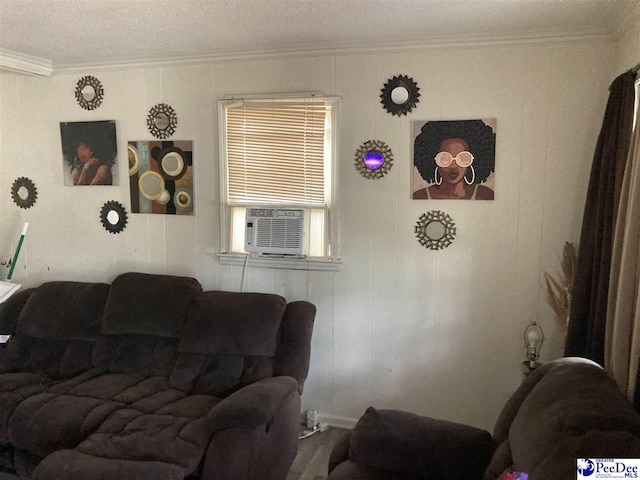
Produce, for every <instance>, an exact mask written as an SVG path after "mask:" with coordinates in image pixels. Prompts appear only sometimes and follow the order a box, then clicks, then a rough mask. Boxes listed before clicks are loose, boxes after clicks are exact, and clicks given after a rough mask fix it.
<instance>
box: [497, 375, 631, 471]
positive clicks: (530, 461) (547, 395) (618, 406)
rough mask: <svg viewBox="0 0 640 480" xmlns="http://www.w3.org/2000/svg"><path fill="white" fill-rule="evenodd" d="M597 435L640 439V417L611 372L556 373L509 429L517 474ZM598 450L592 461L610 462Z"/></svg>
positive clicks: (546, 378)
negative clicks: (562, 447)
mask: <svg viewBox="0 0 640 480" xmlns="http://www.w3.org/2000/svg"><path fill="white" fill-rule="evenodd" d="M591 431H598V432H602V433H605V432H615V431H626V432H629V433H631V434H632V435H635V436H640V414H638V413H637V412H636V411H635V410H634V409H633V407H632V406H631V404H630V403H629V402H628V401H627V399H626V398H625V397H624V396H623V395H622V394H621V393H620V391H619V390H618V387H617V386H616V384H615V382H614V381H613V380H612V379H611V378H609V377H608V375H607V373H606V372H605V371H604V370H602V369H601V368H598V367H596V366H593V365H589V364H579V363H577V364H573V365H558V366H555V367H553V368H551V369H550V370H549V371H548V372H546V374H545V375H544V377H543V378H542V379H541V380H540V381H539V382H538V383H537V385H536V386H535V388H533V390H532V391H531V393H530V394H529V395H528V396H527V398H526V399H525V400H524V401H523V402H522V405H521V406H520V409H519V411H518V414H517V415H516V417H515V418H514V420H513V423H512V424H511V428H510V430H509V443H510V446H511V452H512V456H513V461H514V465H515V467H516V469H518V470H520V471H525V472H531V471H533V469H534V468H535V467H536V466H537V465H539V464H541V462H543V460H544V459H545V458H546V457H547V456H548V455H549V454H550V453H551V452H552V450H553V449H554V448H556V447H557V446H558V445H561V444H562V443H563V442H565V441H567V440H570V439H579V438H580V437H583V436H585V435H587V434H588V433H589V432H591ZM598 451H599V450H597V449H596V448H590V449H588V450H585V455H579V456H585V457H586V456H587V453H588V454H589V455H591V456H596V457H607V456H608V454H605V453H604V452H603V453H598Z"/></svg>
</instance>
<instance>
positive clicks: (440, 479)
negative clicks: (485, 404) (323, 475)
mask: <svg viewBox="0 0 640 480" xmlns="http://www.w3.org/2000/svg"><path fill="white" fill-rule="evenodd" d="M578 458H640V415H639V414H638V412H636V411H635V410H634V409H633V407H632V406H631V404H630V403H629V402H628V401H627V399H626V398H625V397H624V396H623V395H622V394H621V393H620V391H619V390H618V387H617V386H616V384H615V382H614V381H613V380H612V379H611V378H610V377H609V376H608V375H607V373H606V372H605V371H604V370H603V369H602V368H601V367H600V366H599V365H597V364H596V363H594V362H591V361H589V360H585V359H580V358H564V359H560V360H556V361H554V362H551V363H548V364H546V365H543V366H542V367H540V368H538V369H537V370H536V371H534V372H533V373H532V374H530V375H529V376H528V377H527V379H526V380H525V381H524V382H523V383H522V384H521V386H520V387H519V388H518V389H517V390H516V392H515V393H514V394H513V395H512V396H511V398H510V399H509V401H508V402H507V404H506V405H505V407H504V409H503V410H502V413H501V414H500V417H499V418H498V421H497V423H496V425H495V428H494V432H493V435H491V434H490V433H489V432H487V431H485V430H481V429H478V428H474V427H470V426H467V425H461V424H457V423H452V422H445V421H441V420H434V419H430V418H425V417H419V416H417V415H413V414H411V413H407V412H400V411H394V410H376V409H374V408H369V409H368V410H367V411H366V412H365V414H364V415H363V416H362V417H361V418H360V420H359V421H358V423H357V425H356V427H355V428H354V429H353V430H352V431H350V432H348V433H346V434H345V435H344V436H343V437H342V438H341V440H340V441H339V442H338V443H337V445H336V446H335V447H334V450H333V452H332V454H331V459H330V463H329V480H430V479H433V480H436V479H437V480H449V479H451V480H496V479H499V478H511V477H509V476H508V475H505V474H506V473H507V472H512V471H518V472H524V473H527V474H528V479H529V480H568V479H575V478H576V472H577V459H578ZM503 476H504V477H503Z"/></svg>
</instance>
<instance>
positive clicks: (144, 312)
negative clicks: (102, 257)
mask: <svg viewBox="0 0 640 480" xmlns="http://www.w3.org/2000/svg"><path fill="white" fill-rule="evenodd" d="M200 292H202V286H201V285H200V283H198V281H197V280H195V279H193V278H187V277H177V276H170V275H151V274H145V273H124V274H122V275H119V276H118V277H116V279H115V280H114V281H113V282H112V283H111V288H110V289H109V295H108V296H107V298H106V304H105V307H104V313H103V315H102V322H101V325H100V331H99V333H100V335H99V336H98V338H97V340H96V343H95V347H94V351H93V366H94V367H96V368H100V369H104V370H106V371H109V372H127V373H143V374H148V375H163V376H168V375H169V372H170V371H171V369H172V367H173V364H174V362H175V358H176V353H177V346H178V342H179V339H180V337H181V335H182V331H183V328H184V322H185V317H186V312H187V310H188V308H189V305H190V304H191V302H192V301H193V299H194V298H195V297H196V296H197V295H198V294H199V293H200Z"/></svg>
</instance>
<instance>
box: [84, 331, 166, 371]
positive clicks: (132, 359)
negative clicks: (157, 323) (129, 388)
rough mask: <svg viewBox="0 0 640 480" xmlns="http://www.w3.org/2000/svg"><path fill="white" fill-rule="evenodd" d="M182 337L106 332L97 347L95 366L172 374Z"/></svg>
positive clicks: (95, 347) (106, 369)
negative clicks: (179, 339)
mask: <svg viewBox="0 0 640 480" xmlns="http://www.w3.org/2000/svg"><path fill="white" fill-rule="evenodd" d="M177 351H178V340H177V339H174V338H166V337H156V336H152V335H133V334H132V335H104V336H100V337H99V338H98V339H97V340H96V342H95V345H94V348H93V366H94V367H95V368H100V369H102V370H105V371H109V372H114V373H140V374H144V375H162V376H165V377H168V376H169V373H170V372H171V369H172V368H173V365H174V362H175V360H176V354H177Z"/></svg>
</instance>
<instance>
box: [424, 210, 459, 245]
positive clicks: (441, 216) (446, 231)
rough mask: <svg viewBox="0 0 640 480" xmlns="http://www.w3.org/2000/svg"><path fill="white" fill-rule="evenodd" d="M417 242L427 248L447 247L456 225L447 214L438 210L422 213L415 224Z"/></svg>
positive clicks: (453, 235) (451, 239)
mask: <svg viewBox="0 0 640 480" xmlns="http://www.w3.org/2000/svg"><path fill="white" fill-rule="evenodd" d="M415 233H416V237H418V242H420V245H422V246H423V247H425V248H428V249H429V250H441V249H443V248H447V247H448V246H449V245H451V242H453V239H454V238H455V236H456V227H455V223H453V219H452V218H451V217H450V216H449V214H447V213H444V212H441V211H440V210H431V211H430V212H427V213H423V214H422V215H421V216H420V218H419V219H418V222H417V224H416V226H415Z"/></svg>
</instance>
